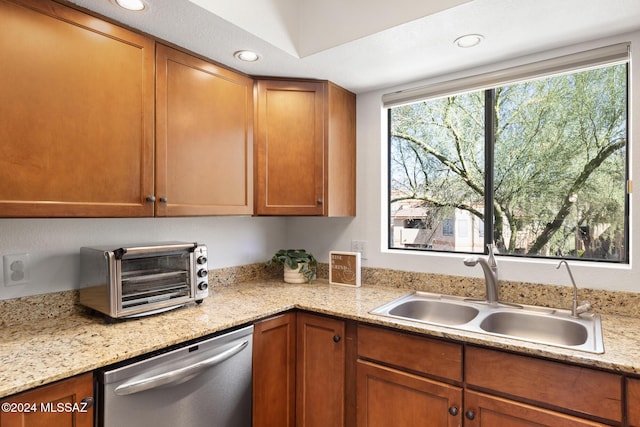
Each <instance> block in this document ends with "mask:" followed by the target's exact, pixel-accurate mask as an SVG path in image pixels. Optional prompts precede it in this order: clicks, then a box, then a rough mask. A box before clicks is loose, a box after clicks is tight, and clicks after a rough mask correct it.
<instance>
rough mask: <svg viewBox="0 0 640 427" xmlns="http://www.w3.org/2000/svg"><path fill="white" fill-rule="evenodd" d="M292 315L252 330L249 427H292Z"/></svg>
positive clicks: (293, 321)
mask: <svg viewBox="0 0 640 427" xmlns="http://www.w3.org/2000/svg"><path fill="white" fill-rule="evenodd" d="M295 386H296V315H295V314H294V313H287V314H283V315H280V316H276V317H273V318H270V319H266V320H263V321H261V322H258V323H256V324H255V325H254V330H253V426H254V427H272V426H278V427H294V426H295V391H296V390H295Z"/></svg>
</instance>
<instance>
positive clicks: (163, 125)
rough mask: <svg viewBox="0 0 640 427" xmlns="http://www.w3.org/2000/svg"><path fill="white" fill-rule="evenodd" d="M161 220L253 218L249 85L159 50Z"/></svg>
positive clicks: (199, 62)
mask: <svg viewBox="0 0 640 427" xmlns="http://www.w3.org/2000/svg"><path fill="white" fill-rule="evenodd" d="M156 59H157V65H156V68H157V81H156V90H157V92H156V99H157V100H156V102H157V105H156V114H157V120H156V209H157V213H156V215H158V216H179V215H235V214H252V213H253V80H252V79H251V78H249V77H246V76H243V75H241V74H238V73H234V72H232V71H229V70H227V69H224V68H222V67H220V66H217V65H214V64H212V63H210V62H207V61H204V60H201V59H198V58H196V57H194V56H191V55H188V54H186V53H184V52H180V51H177V50H175V49H171V48H169V47H166V46H163V45H158V47H157V56H156Z"/></svg>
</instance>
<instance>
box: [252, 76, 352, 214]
mask: <svg viewBox="0 0 640 427" xmlns="http://www.w3.org/2000/svg"><path fill="white" fill-rule="evenodd" d="M256 96H257V105H256V109H257V124H256V156H255V158H256V165H255V171H256V180H255V181H256V194H255V201H256V208H255V212H256V214H258V215H319V216H321V215H324V216H355V185H356V177H355V172H356V145H355V144H356V141H355V129H356V128H355V95H354V94H352V93H351V92H348V91H346V90H344V89H342V88H340V87H338V86H336V85H334V84H332V83H330V82H326V81H283V80H258V82H257V90H256Z"/></svg>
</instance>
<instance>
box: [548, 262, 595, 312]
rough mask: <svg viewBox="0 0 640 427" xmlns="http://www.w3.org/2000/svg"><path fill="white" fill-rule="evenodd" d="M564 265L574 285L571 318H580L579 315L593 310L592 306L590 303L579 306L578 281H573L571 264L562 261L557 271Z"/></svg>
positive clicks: (586, 302) (585, 302)
mask: <svg viewBox="0 0 640 427" xmlns="http://www.w3.org/2000/svg"><path fill="white" fill-rule="evenodd" d="M562 264H564V265H565V267H567V272H569V278H570V279H571V284H572V285H573V301H572V303H571V317H579V314H581V313H585V312H587V311H589V310H590V309H591V304H590V303H589V301H582V303H580V305H578V287H577V286H576V281H575V280H574V279H573V274H571V268H570V267H569V263H568V262H567V261H566V260H564V259H563V260H562V261H560V262H559V263H558V265H557V266H556V270H557V269H559V268H560V266H561V265H562Z"/></svg>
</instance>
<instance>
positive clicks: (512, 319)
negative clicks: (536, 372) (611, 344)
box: [370, 292, 604, 353]
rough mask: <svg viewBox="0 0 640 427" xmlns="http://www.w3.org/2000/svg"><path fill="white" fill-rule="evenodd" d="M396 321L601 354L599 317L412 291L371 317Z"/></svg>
mask: <svg viewBox="0 0 640 427" xmlns="http://www.w3.org/2000/svg"><path fill="white" fill-rule="evenodd" d="M370 313H371V314H377V315H381V316H386V317H391V318H394V319H397V320H400V321H409V322H419V323H424V324H430V325H436V326H446V327H450V328H454V329H459V330H464V331H469V332H476V333H481V334H485V335H491V336H500V337H506V338H512V339H517V340H523V341H528V342H534V343H538V344H546V345H551V346H557V347H562V348H568V349H572V350H580V351H586V352H590V353H604V345H603V342H602V325H601V321H600V316H599V315H597V314H594V313H583V314H581V315H580V316H579V317H571V312H570V311H569V310H563V309H555V308H547V307H538V306H527V305H512V304H501V303H498V304H488V303H486V302H484V301H478V300H473V299H468V298H463V297H457V296H450V295H441V294H433V293H428V292H412V293H410V294H407V295H404V296H402V297H400V298H398V299H396V300H393V301H391V302H389V303H387V304H384V305H382V306H380V307H378V308H376V309H374V310H372V311H371V312H370Z"/></svg>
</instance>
